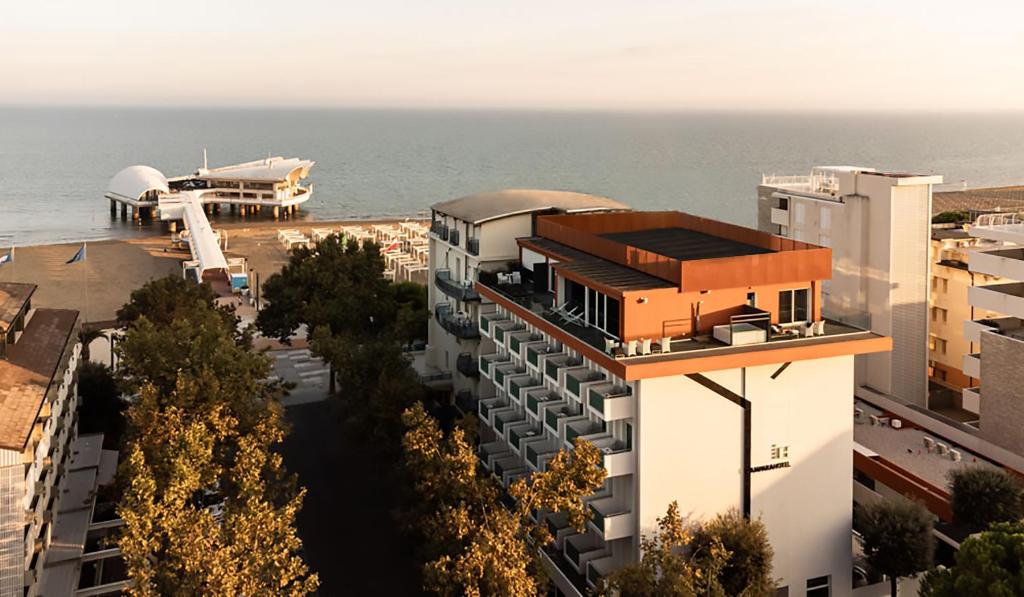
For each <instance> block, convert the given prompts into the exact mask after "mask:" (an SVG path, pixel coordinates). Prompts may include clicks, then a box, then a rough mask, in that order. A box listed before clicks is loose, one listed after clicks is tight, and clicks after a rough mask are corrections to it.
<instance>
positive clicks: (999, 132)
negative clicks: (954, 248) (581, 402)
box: [0, 108, 1024, 247]
mask: <svg viewBox="0 0 1024 597" xmlns="http://www.w3.org/2000/svg"><path fill="white" fill-rule="evenodd" d="M204 147H205V148H207V150H208V152H209V159H210V165H211V166H213V165H221V164H230V163H235V162H238V161H244V160H251V159H258V158H261V157H264V156H266V155H267V153H268V152H269V153H272V154H274V155H284V156H295V157H303V158H308V159H313V160H316V162H317V165H316V166H315V167H314V168H313V171H312V175H311V177H310V181H311V182H313V183H314V193H313V198H312V199H311V200H310V202H309V203H307V204H306V210H307V212H308V214H309V215H310V217H312V218H315V219H335V218H348V217H376V216H409V215H416V214H418V213H422V212H423V211H424V210H425V209H427V208H428V207H429V205H430V204H432V203H434V202H437V201H440V200H444V199H448V198H453V197H458V196H462V195H466V194H470V193H474V192H478V191H483V190H495V189H501V188H506V187H542V188H555V189H565V190H575V191H585V192H590V193H596V194H602V195H607V196H610V197H614V198H616V199H619V200H622V201H625V202H626V203H629V204H631V205H633V206H634V207H636V208H642V209H679V210H684V211H690V212H693V213H697V214H700V215H706V216H710V217H715V218H720V219H724V220H728V221H731V222H735V223H738V224H745V225H751V224H753V223H754V220H755V206H754V197H755V190H754V187H755V186H756V185H757V183H758V182H759V180H760V175H761V173H762V172H769V173H771V172H776V173H786V174H803V173H806V172H808V171H809V170H810V168H811V167H812V166H814V165H825V164H857V165H864V166H876V167H880V168H886V169H892V170H913V171H918V172H925V173H931V172H935V173H940V174H943V175H945V177H946V180H947V181H948V182H952V183H955V184H956V185H957V186H959V181H960V180H961V179H965V180H966V181H967V184H968V185H970V186H985V185H998V184H1009V183H1014V182H1019V181H1020V180H1022V179H1024V172H1022V170H1021V169H1022V168H1024V115H999V116H983V115H977V116H971V115H956V116H943V115H917V116H908V115H822V114H719V113H680V114H621V113H565V112H558V113H554V112H553V113H536V112H487V111H483V112H455V111H451V112H444V111H437V112H433V111H431V112H415V111H409V112H403V111H361V110H190V109H115V108H80V109H69V108H38V109H37V108H0V247H2V246H5V245H7V244H10V242H11V241H10V240H9V238H4V237H13V242H14V243H15V244H17V245H28V244H39V243H46V242H58V241H71V240H80V239H100V238H111V237H124V236H129V235H133V234H151V233H152V232H153V231H152V230H151V229H149V230H147V229H140V228H139V227H138V226H133V225H132V224H131V223H130V222H127V223H125V222H121V221H120V220H113V219H111V218H110V216H109V211H108V203H107V201H106V199H104V198H103V193H104V191H105V189H106V184H107V181H108V180H109V179H110V177H111V176H113V175H114V174H115V173H116V172H117V171H118V170H120V169H121V168H123V167H125V166H129V165H132V164H148V165H151V166H153V167H155V168H157V169H158V170H161V171H163V172H164V173H165V174H167V175H168V176H171V175H178V174H185V173H188V172H191V171H193V170H195V168H196V167H198V166H199V165H201V162H202V150H203V148H204Z"/></svg>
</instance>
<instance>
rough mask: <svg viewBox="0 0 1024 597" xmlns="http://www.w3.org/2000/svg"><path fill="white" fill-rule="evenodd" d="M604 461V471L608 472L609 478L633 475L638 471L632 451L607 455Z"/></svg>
mask: <svg viewBox="0 0 1024 597" xmlns="http://www.w3.org/2000/svg"><path fill="white" fill-rule="evenodd" d="M602 460H603V464H604V470H605V471H607V473H608V476H609V477H621V476H623V475H632V474H633V473H634V472H635V470H636V467H635V463H636V458H634V454H633V451H632V450H629V451H626V452H615V453H612V454H605V455H603V457H602Z"/></svg>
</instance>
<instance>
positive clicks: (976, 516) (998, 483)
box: [949, 466, 1024, 532]
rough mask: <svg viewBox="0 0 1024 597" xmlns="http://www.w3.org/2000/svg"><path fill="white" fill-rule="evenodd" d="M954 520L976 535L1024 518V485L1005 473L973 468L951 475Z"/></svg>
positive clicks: (1001, 470)
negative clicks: (993, 526)
mask: <svg viewBox="0 0 1024 597" xmlns="http://www.w3.org/2000/svg"><path fill="white" fill-rule="evenodd" d="M949 485H950V492H951V494H952V498H953V499H952V506H953V519H954V520H955V521H956V522H957V523H959V524H962V525H964V526H966V527H967V528H968V529H970V530H971V531H973V532H977V531H980V530H983V529H986V528H988V526H989V525H990V524H992V523H994V522H1016V521H1018V520H1020V519H1021V518H1024V484H1022V483H1021V482H1020V480H1019V479H1018V478H1017V477H1016V476H1014V475H1013V473H1010V472H1009V471H1007V470H1005V469H995V468H991V467H986V466H972V467H969V468H964V469H958V470H955V471H952V472H951V473H950V475H949Z"/></svg>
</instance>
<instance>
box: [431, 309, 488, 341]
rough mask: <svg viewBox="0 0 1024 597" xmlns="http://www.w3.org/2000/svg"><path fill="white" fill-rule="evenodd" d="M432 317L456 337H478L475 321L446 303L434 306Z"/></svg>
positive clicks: (478, 332)
mask: <svg viewBox="0 0 1024 597" xmlns="http://www.w3.org/2000/svg"><path fill="white" fill-rule="evenodd" d="M434 319H436V320H437V323H439V324H440V325H441V327H442V328H444V329H445V331H447V332H448V333H449V334H451V335H453V336H455V337H456V338H462V339H465V340H468V339H473V338H479V337H480V328H479V327H478V326H477V324H476V322H474V321H473V319H472V318H471V317H469V316H468V315H465V314H463V313H455V312H454V310H453V309H452V306H451V305H450V304H448V303H440V304H438V305H437V306H435V307H434Z"/></svg>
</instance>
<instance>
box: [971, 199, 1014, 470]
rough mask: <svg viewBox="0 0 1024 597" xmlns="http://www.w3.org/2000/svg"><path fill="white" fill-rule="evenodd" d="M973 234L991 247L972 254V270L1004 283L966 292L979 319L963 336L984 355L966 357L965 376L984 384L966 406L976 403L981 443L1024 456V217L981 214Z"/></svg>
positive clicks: (980, 384)
mask: <svg viewBox="0 0 1024 597" xmlns="http://www.w3.org/2000/svg"><path fill="white" fill-rule="evenodd" d="M969 231H970V234H971V236H972V237H975V238H977V239H980V240H982V241H984V242H988V243H989V246H990V247H991V248H990V249H988V250H978V251H975V252H974V253H972V255H971V261H970V264H969V265H970V271H971V272H972V273H973V274H975V275H987V276H996V277H999V278H1002V279H1003V280H1004V281H1003V282H1001V283H998V284H989V285H986V286H974V287H971V288H969V289H968V300H969V301H970V305H971V309H972V310H973V312H974V314H975V319H973V320H968V321H966V322H965V323H964V335H965V336H966V338H967V340H968V341H969V342H971V343H972V344H973V346H974V347H976V348H979V349H980V350H978V351H977V352H972V353H970V354H966V355H964V360H963V371H964V374H966V375H967V376H968V377H972V378H975V379H979V380H980V382H979V385H978V386H976V387H971V388H964V391H963V392H964V402H968V401H976V403H977V404H978V410H979V412H980V415H981V419H980V421H979V427H980V430H981V436H982V437H983V438H985V439H986V440H988V441H990V442H992V443H994V444H998V445H1000V446H1002V447H1004V448H1006V449H1007V450H1010V451H1012V452H1015V453H1017V454H1021V455H1024V433H1022V432H1021V430H1022V428H1024V394H1022V392H1021V388H1022V387H1024V369H1022V368H1021V364H1022V363H1024V215H1021V214H1017V213H1014V214H987V215H982V216H979V217H978V219H977V221H976V222H975V224H974V225H973V226H971V227H970V229H969ZM982 313H997V314H1000V316H999V317H984V316H981V315H980V314H982Z"/></svg>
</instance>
